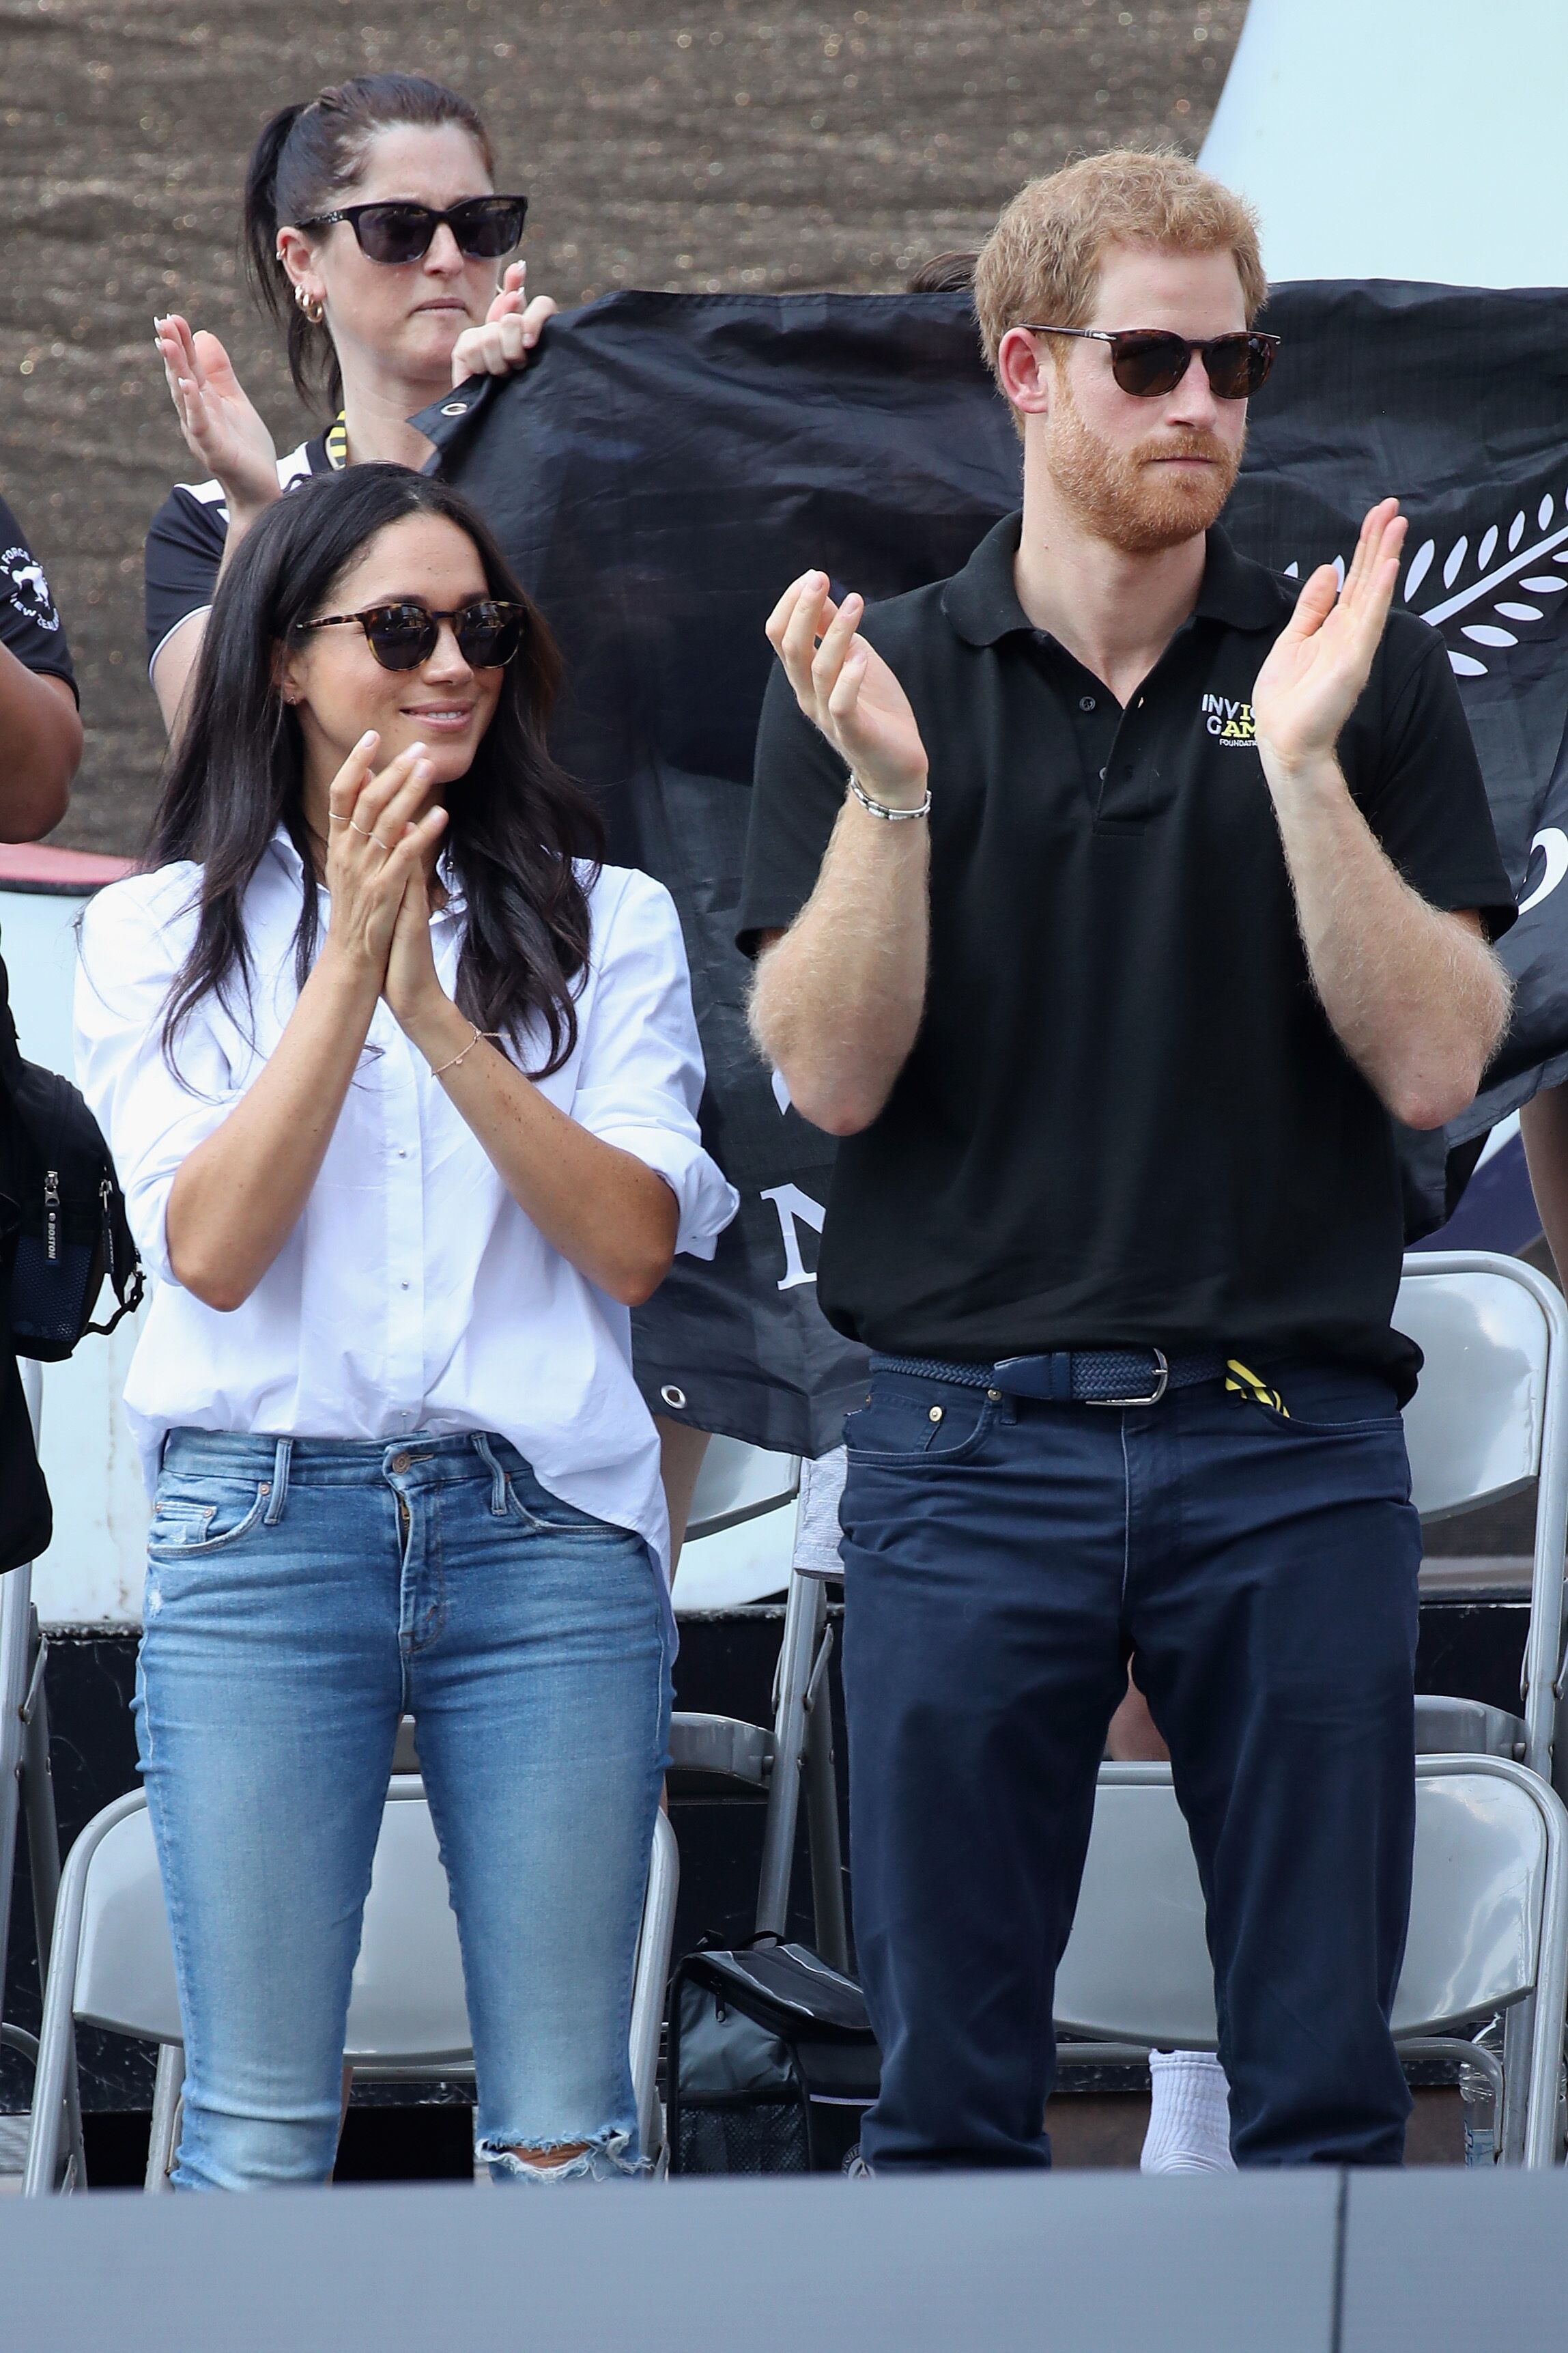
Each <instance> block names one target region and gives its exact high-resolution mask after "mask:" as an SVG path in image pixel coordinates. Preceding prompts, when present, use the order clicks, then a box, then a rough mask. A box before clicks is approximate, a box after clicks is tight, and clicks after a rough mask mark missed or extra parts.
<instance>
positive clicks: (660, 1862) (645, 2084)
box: [631, 1813, 680, 2157]
mask: <svg viewBox="0 0 1568 2353" xmlns="http://www.w3.org/2000/svg"><path fill="white" fill-rule="evenodd" d="M679 1887H680V1850H679V1846H678V1845H677V1844H676V1838H675V1832H674V1831H673V1830H671V1828H670V1826H669V1816H668V1814H666V1813H658V1814H656V1815H655V1817H654V1830H653V1851H652V1852H651V1853H650V1855H649V1857H648V1871H647V1894H646V1895H645V1896H644V1898H643V1913H642V1929H641V1933H640V1935H639V1936H638V1938H637V1973H636V1976H635V1978H634V1979H633V1984H632V2023H631V2063H632V2083H633V2085H634V2086H635V2088H636V2091H637V2135H638V2138H639V2139H640V2141H641V2144H642V2153H643V2155H644V2156H645V2157H654V2156H656V2155H657V2154H658V2147H659V2144H660V2140H661V2134H660V2130H659V2115H658V2028H659V2021H660V2019H661V2018H662V2016H663V2014H664V1993H665V1988H666V1986H667V1985H668V1981H669V1952H670V1947H671V1945H672V1943H673V1942H674V1938H675V1899H676V1896H677V1894H678V1893H679Z"/></svg>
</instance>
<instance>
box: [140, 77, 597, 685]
mask: <svg viewBox="0 0 1568 2353" xmlns="http://www.w3.org/2000/svg"><path fill="white" fill-rule="evenodd" d="M526 212H527V200H526V198H525V197H523V196H522V195H498V194H497V191H496V186H495V167H494V158H493V155H492V153H491V150H490V143H489V137H488V136H487V134H486V132H485V128H484V125H483V123H482V122H481V121H480V120H479V114H478V112H477V111H476V110H475V109H474V107H473V106H471V105H470V104H469V102H468V100H467V99H466V98H462V97H460V96H459V95H458V92H457V91H456V90H447V88H445V87H444V85H443V84H441V83H439V82H435V81H429V80H426V79H424V78H423V77H422V76H419V75H415V74H395V73H377V74H361V75H359V76H357V77H356V78H355V79H353V80H352V81H346V82H342V83H341V84H339V85H338V87H336V88H335V89H331V90H322V92H321V95H320V97H318V98H315V99H312V100H310V103H309V104H308V105H302V106H286V107H284V108H283V109H282V111H280V112H279V113H278V114H275V115H274V116H273V117H272V119H271V121H269V122H268V124H267V126H266V128H265V130H264V131H263V132H262V133H261V136H260V138H259V139H258V142H257V143H256V149H255V152H254V153H253V154H252V156H251V159H250V166H249V170H248V171H247V175H246V184H245V229H244V248H245V259H246V269H247V276H248V277H249V279H250V281H251V284H252V287H253V288H254V290H255V291H256V293H257V294H258V297H259V299H260V301H261V302H262V304H263V305H264V307H265V308H266V309H267V310H268V311H270V312H271V314H272V316H273V317H274V319H276V321H277V322H278V323H279V326H280V327H281V328H283V329H284V330H285V332H286V334H287V338H288V352H289V374H290V375H291V376H292V377H293V380H294V385H295V389H296V391H297V392H298V393H299V395H300V399H301V400H302V401H303V402H304V403H305V405H306V406H307V407H315V408H318V409H320V408H321V407H325V408H326V409H327V410H328V411H329V413H330V414H331V417H332V420H333V421H332V422H331V424H330V425H329V426H328V427H327V428H326V429H325V430H324V431H323V432H321V433H319V434H317V435H316V436H315V437H314V438H312V439H310V440H309V441H305V442H302V443H301V444H300V448H297V449H293V450H291V451H290V452H289V455H288V456H287V457H286V458H281V459H280V458H279V456H278V454H277V451H276V449H275V448H274V447H273V441H272V436H271V435H270V433H269V432H268V429H267V427H266V426H265V424H263V422H262V420H261V417H259V415H258V412H257V410H256V409H255V408H254V407H253V406H252V405H251V403H250V401H249V400H248V399H247V396H246V394H245V392H244V389H243V387H242V386H241V385H240V383H239V381H238V378H237V376H236V375H235V372H234V369H233V367H232V365H231V364H230V362H229V358H228V354H227V353H226V351H225V350H224V347H223V345H222V343H219V341H218V339H217V337H216V335H210V334H205V333H194V332H192V330H191V328H190V326H189V324H188V323H187V322H186V321H185V320H184V318H182V317H180V316H179V315H178V314H177V313H174V314H171V315H170V316H169V317H168V318H165V319H159V320H157V321H156V322H154V324H155V343H156V346H157V351H158V355H159V357H160V358H161V359H162V361H163V366H164V370H165V373H166V375H167V376H168V380H169V390H170V394H171V396H172V397H173V399H174V409H175V413H176V415H177V416H178V417H179V420H180V429H181V431H182V432H183V433H184V438H185V442H186V446H187V447H188V448H189V449H190V451H191V453H192V455H193V456H194V457H195V459H197V460H198V462H199V463H200V464H201V465H202V466H203V467H204V468H205V470H206V471H207V473H208V474H209V476H210V477H211V479H210V480H206V481H203V482H199V483H194V484H184V483H183V484H181V485H179V486H178V487H177V488H176V489H175V490H174V491H171V492H170V495H169V497H168V498H167V499H166V500H165V501H164V502H163V506H162V507H161V508H160V510H159V512H158V514H157V516H156V517H155V518H154V521H153V527H152V530H151V531H150V533H148V537H147V634H148V658H149V663H150V667H151V671H152V678H153V691H154V692H155V693H156V694H157V697H158V702H159V705H160V708H161V709H162V711H163V719H164V723H165V725H167V726H169V727H170V728H173V726H174V720H175V716H176V713H177V712H178V711H179V708H180V703H181V700H182V698H183V696H184V690H185V684H186V681H187V680H188V679H189V678H190V677H191V675H192V672H193V671H194V670H195V665H196V659H197V656H198V655H199V653H200V651H201V645H202V638H203V635H204V633H205V628H206V617H207V614H208V612H209V611H210V609H211V607H212V601H213V596H214V592H215V589H216V583H217V579H218V575H219V574H220V573H221V571H222V570H223V568H224V566H225V565H226V563H227V562H228V561H229V560H230V559H231V558H232V556H233V555H234V554H235V551H236V550H237V547H238V545H239V543H240V542H241V541H242V540H243V538H244V536H245V533H247V531H248V530H249V529H250V527H251V525H252V524H253V523H254V522H256V520H257V518H258V516H259V515H261V514H263V513H265V512H266V510H267V509H268V507H269V506H270V505H271V504H272V503H273V501H275V500H276V499H277V498H279V496H280V495H281V493H282V492H284V491H288V490H289V489H291V488H292V487H293V486H294V484H295V483H297V482H300V481H305V480H309V479H310V476H311V475H313V474H323V473H328V472H332V471H335V470H337V469H339V468H341V467H342V466H345V465H349V464H357V463H359V462H360V461H362V460H363V459H384V460H386V459H390V460H392V461H393V462H395V463H396V464H399V465H404V466H411V467H416V468H417V467H422V466H423V465H424V464H425V463H426V460H427V459H429V457H430V455H431V445H430V443H429V442H428V441H427V440H426V438H425V437H424V435H423V434H421V433H419V432H418V431H417V430H416V428H415V427H413V426H412V425H410V424H409V422H408V419H409V418H410V417H412V416H414V415H415V414H416V412H417V411H418V410H419V409H422V408H426V407H428V406H429V405H430V403H431V402H432V401H435V400H438V399H439V398H440V397H441V395H442V394H443V393H444V392H447V391H449V390H450V388H451V386H452V385H454V384H457V383H459V382H461V380H462V379H463V377H464V376H467V375H504V374H506V372H507V371H508V370H509V369H510V368H514V367H521V366H523V365H525V364H526V363H527V360H528V356H529V354H530V353H531V351H532V349H533V347H534V345H535V344H536V343H537V342H538V340H539V334H540V331H541V329H542V326H543V324H544V322H545V320H546V319H547V318H548V317H549V316H550V314H551V312H552V311H553V310H554V309H555V304H554V303H553V302H552V301H550V299H549V298H548V296H541V297H537V298H536V299H535V300H534V301H531V302H530V301H528V300H527V294H526V272H525V266H524V264H523V263H522V262H521V261H510V262H508V261H507V259H506V257H507V256H508V255H509V254H510V253H513V252H515V250H516V248H517V246H518V243H519V241H520V239H521V236H522V227H523V219H524V216H525V215H526Z"/></svg>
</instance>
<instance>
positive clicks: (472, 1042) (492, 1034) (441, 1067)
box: [430, 1022, 500, 1079]
mask: <svg viewBox="0 0 1568 2353" xmlns="http://www.w3.org/2000/svg"><path fill="white" fill-rule="evenodd" d="M499 1037H500V1030H499V1029H480V1028H479V1024H478V1022H476V1023H475V1024H474V1034H473V1036H472V1037H471V1038H470V1039H469V1040H468V1044H467V1045H466V1046H465V1047H464V1049H463V1050H462V1052H461V1053H460V1054H454V1055H453V1057H452V1059H451V1060H450V1061H449V1062H438V1063H437V1066H436V1068H435V1069H434V1070H433V1071H431V1073H430V1076H431V1077H432V1078H433V1079H439V1078H442V1077H444V1076H445V1075H446V1073H447V1071H455V1070H456V1069H457V1068H458V1064H459V1063H460V1062H466V1061H467V1060H468V1056H469V1055H470V1054H471V1053H472V1052H473V1050H474V1048H475V1047H476V1046H477V1045H478V1044H479V1039H481V1038H489V1039H491V1040H492V1041H493V1040H494V1039H498V1038H499Z"/></svg>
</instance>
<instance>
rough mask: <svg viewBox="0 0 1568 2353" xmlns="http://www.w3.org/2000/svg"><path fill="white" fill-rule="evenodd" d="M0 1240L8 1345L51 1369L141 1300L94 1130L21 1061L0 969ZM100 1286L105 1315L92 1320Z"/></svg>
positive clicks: (115, 1182) (81, 1108) (116, 1185)
mask: <svg viewBox="0 0 1568 2353" xmlns="http://www.w3.org/2000/svg"><path fill="white" fill-rule="evenodd" d="M0 1233H3V1234H4V1235H5V1241H6V1259H7V1261H8V1265H7V1271H8V1274H9V1278H10V1280H9V1303H10V1339H9V1343H8V1345H9V1346H10V1347H11V1348H12V1349H13V1350H15V1352H16V1355H17V1356H36V1357H37V1358H39V1359H40V1360H41V1361H42V1362H43V1363H44V1364H46V1365H58V1364H59V1363H61V1362H62V1361H63V1360H64V1359H65V1358H66V1357H67V1356H69V1355H70V1354H71V1352H72V1350H73V1349H74V1348H75V1347H76V1345H77V1343H78V1342H79V1340H82V1339H85V1338H86V1336H87V1335H88V1334H89V1332H98V1333H107V1332H112V1331H113V1329H114V1327H115V1325H116V1324H118V1323H119V1322H120V1319H121V1316H122V1315H129V1314H131V1313H132V1310H133V1309H135V1308H136V1307H138V1306H139V1305H140V1304H141V1302H142V1262H141V1260H140V1259H139V1258H138V1256H137V1252H136V1245H135V1243H134V1242H133V1241H132V1238H131V1228H130V1226H129V1224H128V1223H127V1221H126V1216H125V1199H124V1196H123V1195H122V1194H121V1189H120V1180H119V1178H118V1177H117V1176H115V1173H114V1163H113V1162H112V1161H111V1160H110V1156H109V1146H108V1145H107V1144H106V1143H105V1142H104V1140H103V1132H102V1130H101V1129H100V1126H99V1124H98V1122H97V1120H96V1119H94V1117H93V1115H92V1113H91V1112H89V1109H88V1107H87V1105H86V1103H84V1102H83V1101H82V1098H81V1096H80V1094H79V1092H78V1091H77V1089H76V1088H75V1087H73V1086H72V1084H71V1082H70V1081H69V1080H68V1079H62V1078H61V1077H60V1076H59V1075H58V1072H56V1071H48V1070H46V1069H45V1068H44V1067H43V1065H42V1063H40V1062H29V1061H26V1060H24V1058H23V1055H22V1050H21V1048H20V1046H19V1045H18V1043H17V1040H16V1021H15V1019H14V1018H13V1016H12V1012H11V998H10V983H9V979H8V977H7V975H6V972H5V965H4V964H3V963H0ZM105 1282H108V1284H109V1288H110V1293H111V1294H112V1299H111V1303H110V1308H111V1312H110V1314H109V1315H108V1317H107V1318H106V1320H105V1321H104V1322H103V1323H101V1324H95V1323H94V1322H93V1321H92V1320H91V1319H92V1312H93V1309H94V1308H95V1307H96V1306H97V1304H98V1301H99V1295H100V1293H101V1291H102V1289H103V1286H104V1283H105ZM0 1345H5V1343H4V1342H3V1341H0Z"/></svg>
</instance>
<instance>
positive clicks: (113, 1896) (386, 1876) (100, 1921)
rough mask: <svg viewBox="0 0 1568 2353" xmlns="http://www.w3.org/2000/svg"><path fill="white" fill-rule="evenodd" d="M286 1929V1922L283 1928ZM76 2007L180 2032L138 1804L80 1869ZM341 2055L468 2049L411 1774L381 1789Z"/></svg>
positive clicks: (165, 2034)
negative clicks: (382, 1806) (84, 1870)
mask: <svg viewBox="0 0 1568 2353" xmlns="http://www.w3.org/2000/svg"><path fill="white" fill-rule="evenodd" d="M283 1933H286V1929H285V1930H283ZM73 2007H74V2009H75V2011H76V2015H77V2016H78V2018H79V2019H81V2020H83V2021H87V2022H89V2023H90V2024H92V2025H94V2026H107V2027H110V2028H111V2029H112V2030H113V2031H115V2032H116V2033H119V2034H133V2035H138V2036H140V2037H142V2039H144V2040H146V2041H149V2042H178V2041H179V2040H180V2035H181V2027H180V2005H179V1997H178V1994H177V1991H176V1989H175V1984H174V1952H173V1950H172V1948H171V1946H170V1943H169V1929H168V1923H167V1920H166V1918H165V1915H164V1911H163V1886H162V1883H161V1882H160V1880H159V1875H158V1858H157V1853H156V1852H155V1850H154V1847H153V1825H152V1821H151V1820H150V1819H149V1817H148V1814H147V1810H146V1807H145V1805H142V1806H140V1807H138V1808H137V1809H136V1810H134V1811H133V1812H132V1813H128V1814H126V1815H125V1816H124V1817H123V1818H122V1819H121V1820H120V1821H117V1822H115V1823H114V1824H113V1825H112V1827H111V1828H110V1830H108V1831H106V1832H105V1833H104V1835H103V1837H102V1839H101V1840H100V1843H99V1846H98V1849H97V1852H95V1854H94V1855H93V1857H92V1862H91V1867H90V1869H89V1872H88V1875H87V1887H86V1892H85V1897H84V1901H83V1906H82V1937H81V1957H80V1959H79V1962H78V1965H77V1978H76V2000H75V2002H74V2005H73ZM345 2055H346V2056H347V2057H348V2058H350V2059H352V2060H354V2061H355V2062H356V2063H366V2064H369V2063H378V2062H379V2063H388V2064H398V2065H405V2064H411V2063H415V2062H416V2061H423V2060H426V2059H428V2060H431V2061H434V2062H438V2063H446V2064H448V2065H451V2064H458V2063H461V2062H463V2061H465V2060H467V2059H468V2056H469V2055H470V2046H469V2042H468V2009H467V2006H466V2004H465V2001H464V1999H463V1967H462V1959H461V1957H460V1955H459V1952H458V1929H457V1923H456V1921H455V1920H454V1918H453V1916H452V1909H451V1905H450V1903H449V1902H448V1899H447V1878H446V1873H445V1872H444V1871H443V1870H442V1867H441V1857H440V1852H439V1850H438V1849H437V1843H436V1831H435V1827H434V1825H433V1823H432V1821H431V1820H430V1809H429V1806H428V1805H427V1804H426V1800H425V1792H424V1788H423V1786H422V1785H421V1783H420V1782H419V1780H418V1779H417V1778H416V1777H414V1776H412V1775H410V1776H407V1777H404V1776H401V1775H400V1776H399V1777H398V1778H396V1779H395V1780H394V1781H393V1783H392V1785H391V1787H390V1788H389V1789H388V1791H387V1797H386V1810H385V1812H384V1815H383V1817H382V1826H381V1837H380V1839H379V1841H377V1844H376V1850H375V1862H374V1867H373V1869H372V1872H371V1883H370V1894H369V1896H368V1898H367V1899H366V1902H365V1907H364V1931H363V1936H362V1937H361V1940H360V1953H359V1958H358V1960H357V1961H356V1962H355V1964H354V1973H353V1992H352V1994H351V1996H350V1999H349V2024H348V2048H347V2052H346V2054H345Z"/></svg>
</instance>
